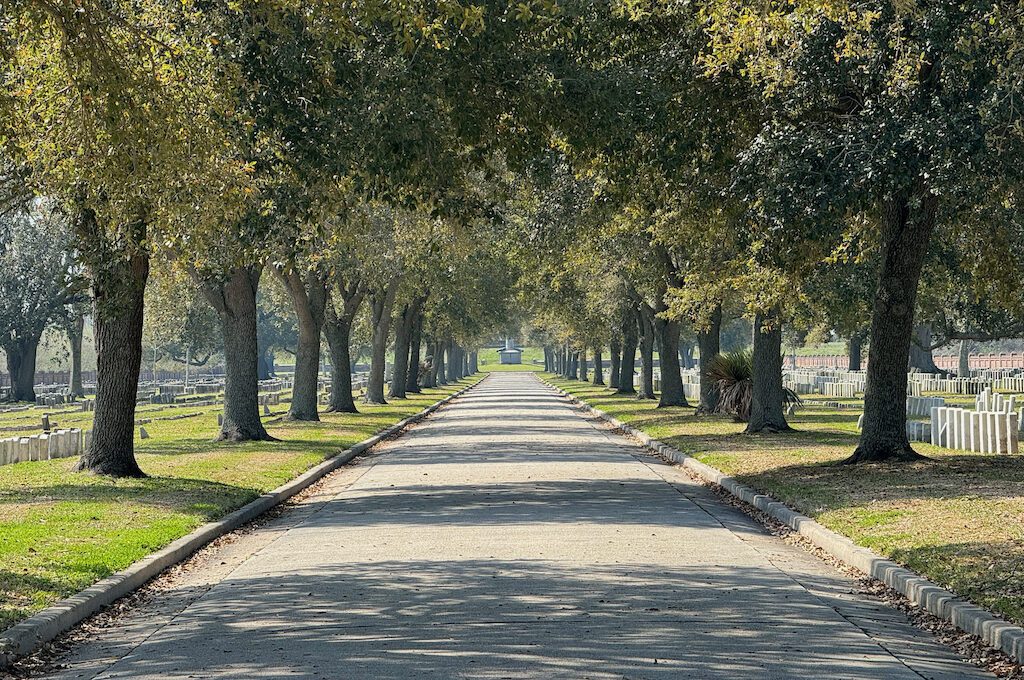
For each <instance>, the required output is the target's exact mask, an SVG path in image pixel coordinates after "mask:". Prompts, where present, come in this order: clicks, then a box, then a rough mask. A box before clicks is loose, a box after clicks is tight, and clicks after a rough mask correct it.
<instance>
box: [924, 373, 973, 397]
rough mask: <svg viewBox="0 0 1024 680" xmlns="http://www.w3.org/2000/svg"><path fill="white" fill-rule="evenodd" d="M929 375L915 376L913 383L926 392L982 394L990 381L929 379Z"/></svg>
mask: <svg viewBox="0 0 1024 680" xmlns="http://www.w3.org/2000/svg"><path fill="white" fill-rule="evenodd" d="M926 375H928V374H923V373H922V374H917V375H915V376H914V377H913V378H912V380H911V383H912V384H917V385H920V386H921V390H922V391H924V392H946V393H947V394H980V393H981V391H982V390H983V389H985V388H986V387H987V386H988V381H985V380H979V379H977V378H929V377H924V376H926Z"/></svg>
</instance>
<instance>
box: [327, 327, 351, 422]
mask: <svg viewBox="0 0 1024 680" xmlns="http://www.w3.org/2000/svg"><path fill="white" fill-rule="evenodd" d="M328 317H334V318H333V319H329V320H328V321H327V323H326V324H325V325H324V336H325V337H326V338H327V347H328V349H329V350H330V353H331V400H330V403H329V404H328V405H327V412H328V413H358V412H359V409H358V408H356V402H355V399H354V398H353V397H352V357H351V354H350V350H349V342H350V338H351V332H352V329H351V325H350V324H351V322H349V323H345V322H344V321H342V320H341V319H338V318H337V317H336V316H335V315H334V313H333V312H328Z"/></svg>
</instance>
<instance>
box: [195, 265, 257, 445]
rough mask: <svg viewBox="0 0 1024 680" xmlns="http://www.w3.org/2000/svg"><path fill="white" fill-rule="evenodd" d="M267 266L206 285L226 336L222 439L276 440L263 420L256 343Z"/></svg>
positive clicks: (240, 270) (237, 272)
mask: <svg viewBox="0 0 1024 680" xmlns="http://www.w3.org/2000/svg"><path fill="white" fill-rule="evenodd" d="M262 273H263V268H262V267H261V266H259V265H252V266H248V267H239V268H237V269H235V270H233V271H232V272H231V273H230V276H229V278H228V279H227V281H224V282H219V281H211V282H207V283H206V284H205V285H203V293H204V294H205V295H206V298H207V299H208V300H209V301H210V304H212V305H213V308H214V309H215V310H217V314H218V316H219V317H220V325H221V332H222V334H223V336H224V373H225V378H224V422H223V424H222V425H221V429H220V439H222V440H227V441H234V442H241V441H275V440H274V438H273V437H271V436H270V435H269V434H267V431H266V429H264V427H263V422H262V421H261V420H260V400H259V394H260V382H259V349H258V347H257V345H256V291H257V289H258V288H259V284H260V276H261V274H262Z"/></svg>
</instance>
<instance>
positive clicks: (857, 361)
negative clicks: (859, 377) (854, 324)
mask: <svg viewBox="0 0 1024 680" xmlns="http://www.w3.org/2000/svg"><path fill="white" fill-rule="evenodd" d="M866 335H867V334H866V333H865V332H864V331H861V330H856V331H854V332H853V333H851V334H850V340H849V341H848V342H847V343H846V346H847V350H848V352H849V355H850V363H849V370H851V371H859V370H860V367H861V364H862V363H863V361H862V358H861V355H862V351H863V349H864V338H865V336H866Z"/></svg>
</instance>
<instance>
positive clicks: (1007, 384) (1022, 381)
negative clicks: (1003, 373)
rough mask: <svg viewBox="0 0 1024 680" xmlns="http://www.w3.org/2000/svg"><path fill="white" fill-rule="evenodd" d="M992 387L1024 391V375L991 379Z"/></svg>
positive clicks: (1008, 390)
mask: <svg viewBox="0 0 1024 680" xmlns="http://www.w3.org/2000/svg"><path fill="white" fill-rule="evenodd" d="M991 384H992V387H993V388H994V389H997V390H1006V391H1007V392H1024V377H1021V376H1014V377H1010V378H994V379H992V380H991Z"/></svg>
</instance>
